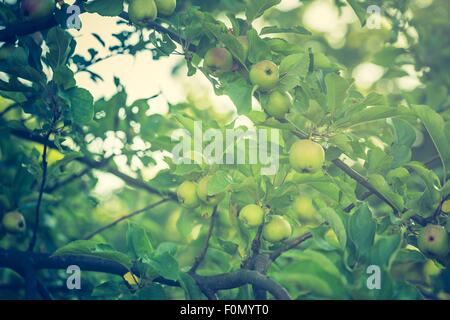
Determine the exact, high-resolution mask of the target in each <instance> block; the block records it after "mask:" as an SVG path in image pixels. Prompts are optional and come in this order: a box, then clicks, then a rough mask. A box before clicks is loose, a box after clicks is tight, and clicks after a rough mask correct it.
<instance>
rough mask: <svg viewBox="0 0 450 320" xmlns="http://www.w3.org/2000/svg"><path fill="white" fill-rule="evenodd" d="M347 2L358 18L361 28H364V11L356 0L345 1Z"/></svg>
mask: <svg viewBox="0 0 450 320" xmlns="http://www.w3.org/2000/svg"><path fill="white" fill-rule="evenodd" d="M347 2H348V4H349V5H350V6H351V7H352V9H353V11H354V12H355V14H356V16H357V17H358V20H359V23H361V27H364V25H365V24H366V9H365V8H364V7H363V6H362V5H361V3H359V2H358V1H357V0H347Z"/></svg>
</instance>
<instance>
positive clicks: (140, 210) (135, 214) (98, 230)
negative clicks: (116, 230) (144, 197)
mask: <svg viewBox="0 0 450 320" xmlns="http://www.w3.org/2000/svg"><path fill="white" fill-rule="evenodd" d="M167 201H169V199H168V198H165V199H161V200H159V201H157V202H155V203H152V204H149V205H148V206H146V207H144V208H142V209H139V210H136V211H133V212H131V213H129V214H126V215H124V216H122V217H120V218H118V219H116V220H114V221H112V222H110V223H108V224H107V225H105V226H103V227H101V228H98V229H97V230H95V231H93V232H91V233H90V234H88V235H86V236H85V237H83V239H84V240H89V239H91V238H93V237H94V236H95V235H97V234H99V233H101V232H103V231H105V230H106V229H109V228H111V227H114V226H115V225H116V224H118V223H120V222H122V221H124V220H127V219H130V218H132V217H134V216H137V215H138V214H141V213H144V212H146V211H148V210H150V209H153V208H155V207H157V206H159V205H160V204H163V203H165V202H167Z"/></svg>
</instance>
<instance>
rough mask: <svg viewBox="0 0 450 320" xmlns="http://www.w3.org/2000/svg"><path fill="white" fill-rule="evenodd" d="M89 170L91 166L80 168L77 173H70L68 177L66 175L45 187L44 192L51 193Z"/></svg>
mask: <svg viewBox="0 0 450 320" xmlns="http://www.w3.org/2000/svg"><path fill="white" fill-rule="evenodd" d="M91 170H92V168H90V167H89V168H85V169H84V170H81V171H80V172H77V173H75V174H73V175H71V176H70V177H67V178H66V179H64V180H62V181H59V182H56V183H55V184H54V185H52V186H50V187H47V188H45V192H46V193H53V192H55V191H56V190H58V189H60V188H62V187H64V186H66V185H68V184H70V183H72V182H74V181H75V180H77V179H79V178H81V177H82V176H84V175H86V174H88V173H89V172H90V171H91Z"/></svg>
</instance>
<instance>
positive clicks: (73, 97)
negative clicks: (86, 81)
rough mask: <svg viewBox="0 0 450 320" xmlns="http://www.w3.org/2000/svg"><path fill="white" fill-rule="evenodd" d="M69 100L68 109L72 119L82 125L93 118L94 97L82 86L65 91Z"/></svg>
mask: <svg viewBox="0 0 450 320" xmlns="http://www.w3.org/2000/svg"><path fill="white" fill-rule="evenodd" d="M65 96H66V97H67V98H68V100H69V102H70V111H71V113H72V118H73V121H74V122H75V123H77V124H80V125H83V124H86V123H88V122H90V121H91V120H92V119H93V118H94V98H93V97H92V95H91V94H90V92H89V91H87V90H86V89H83V88H78V87H75V88H72V89H70V90H68V91H67V92H65Z"/></svg>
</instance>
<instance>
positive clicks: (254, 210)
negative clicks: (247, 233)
mask: <svg viewBox="0 0 450 320" xmlns="http://www.w3.org/2000/svg"><path fill="white" fill-rule="evenodd" d="M239 219H240V220H241V221H242V222H243V223H244V224H246V225H247V226H249V227H257V226H259V225H260V224H261V223H263V221H264V209H263V208H261V207H260V206H258V205H256V204H249V205H246V206H245V207H243V208H242V209H241V211H240V212H239Z"/></svg>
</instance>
